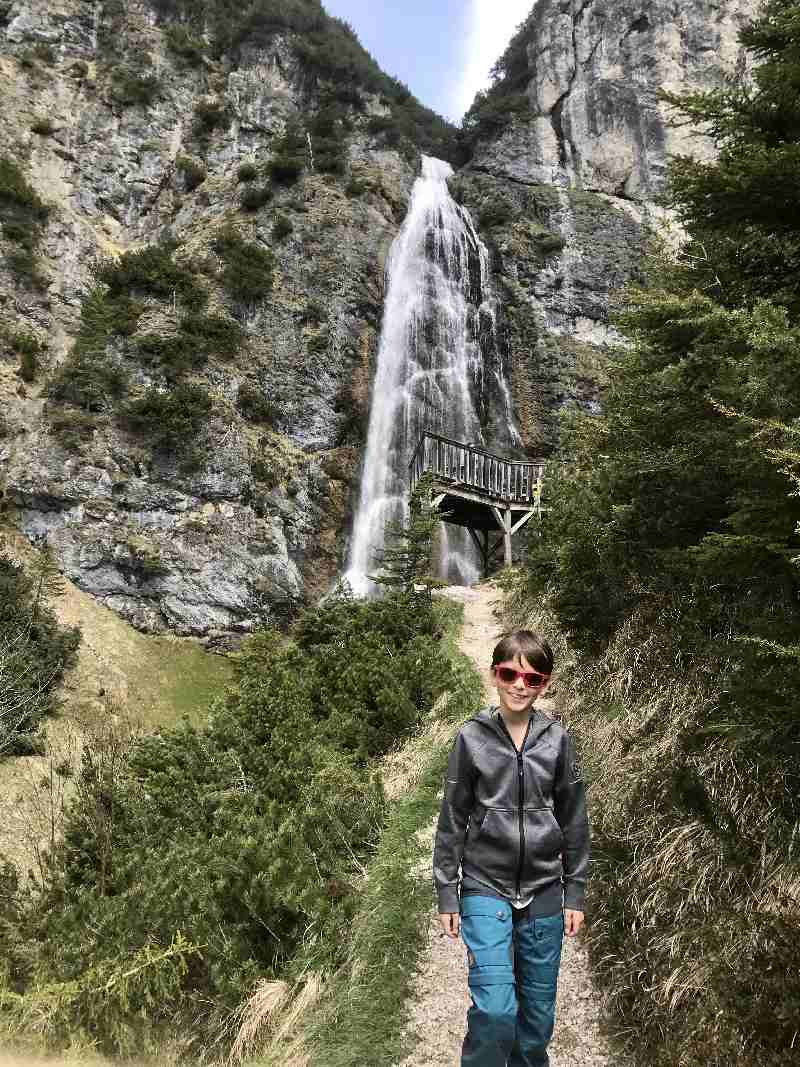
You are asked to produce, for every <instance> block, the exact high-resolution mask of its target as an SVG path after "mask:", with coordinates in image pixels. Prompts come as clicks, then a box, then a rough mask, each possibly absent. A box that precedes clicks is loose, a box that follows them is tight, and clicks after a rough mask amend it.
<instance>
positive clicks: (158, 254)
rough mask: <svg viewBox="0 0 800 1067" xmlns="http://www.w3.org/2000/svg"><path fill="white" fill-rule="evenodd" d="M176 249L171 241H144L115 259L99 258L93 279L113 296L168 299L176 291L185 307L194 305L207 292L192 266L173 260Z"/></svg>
mask: <svg viewBox="0 0 800 1067" xmlns="http://www.w3.org/2000/svg"><path fill="white" fill-rule="evenodd" d="M176 249H177V244H176V243H175V242H174V241H162V242H161V243H160V244H154V245H148V246H147V247H146V248H142V249H140V250H139V251H137V252H125V253H123V254H122V255H121V256H120V257H119V259H117V260H113V259H104V260H100V261H99V262H98V263H97V264H96V265H95V266H94V268H93V273H94V276H95V278H96V280H97V281H99V282H103V283H104V284H105V285H107V286H108V290H109V293H110V295H111V296H112V297H113V298H114V299H117V298H118V297H120V296H125V297H129V296H130V293H131V292H138V293H149V294H150V295H151V296H157V297H162V298H169V299H171V298H172V297H173V295H175V294H177V295H178V296H180V297H181V299H182V300H183V302H184V303H185V304H186V305H187V307H190V308H197V307H199V306H201V305H202V304H204V303H205V301H206V300H207V299H208V294H207V293H206V292H205V290H204V289H203V288H202V286H200V285H199V284H198V282H197V279H196V278H195V275H194V273H193V272H192V270H190V269H189V268H188V267H185V266H182V265H181V264H179V263H176V262H175V259H174V254H175V251H176Z"/></svg>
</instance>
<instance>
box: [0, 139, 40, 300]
mask: <svg viewBox="0 0 800 1067" xmlns="http://www.w3.org/2000/svg"><path fill="white" fill-rule="evenodd" d="M49 214H50V209H49V208H48V207H47V205H46V204H45V203H44V201H43V200H42V199H41V198H40V197H39V195H38V193H37V192H36V190H35V189H34V188H33V187H32V186H31V185H30V184H29V182H28V181H27V179H26V178H25V175H24V174H23V173H22V170H21V169H20V167H19V166H18V164H16V163H15V162H14V161H13V160H11V159H9V158H8V157H7V156H0V222H1V223H2V226H3V237H4V238H5V239H6V240H7V241H10V242H12V244H14V245H15V246H16V247H15V248H12V249H10V250H9V251H7V252H6V253H5V261H6V264H7V265H8V267H9V269H10V270H11V272H12V273H13V274H14V275H16V277H17V278H18V279H19V280H20V281H21V282H24V283H27V284H31V285H37V286H38V285H41V284H42V279H41V276H40V274H39V267H38V260H37V256H36V249H37V247H38V244H39V241H40V240H41V236H42V230H43V229H44V226H45V223H46V222H47V219H48V216H49Z"/></svg>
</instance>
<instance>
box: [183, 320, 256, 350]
mask: <svg viewBox="0 0 800 1067" xmlns="http://www.w3.org/2000/svg"><path fill="white" fill-rule="evenodd" d="M181 332H182V333H183V335H184V336H185V337H187V338H188V339H189V341H190V343H191V344H193V345H194V346H195V348H197V349H198V350H199V351H202V352H204V353H205V355H207V356H217V357H218V358H219V359H231V358H232V357H233V356H235V355H236V353H237V352H238V351H239V349H240V348H241V346H242V343H243V342H244V339H245V332H244V330H243V329H242V327H241V326H240V325H239V323H238V322H236V321H235V319H228V318H225V317H224V316H223V315H201V314H199V313H194V314H190V315H185V316H184V317H183V318H182V319H181Z"/></svg>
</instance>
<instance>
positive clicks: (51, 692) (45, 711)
mask: <svg viewBox="0 0 800 1067" xmlns="http://www.w3.org/2000/svg"><path fill="white" fill-rule="evenodd" d="M60 585H61V583H60V578H59V574H58V570H57V568H56V566H55V564H54V562H53V559H52V557H51V556H50V554H49V553H48V552H47V551H44V552H43V553H41V554H40V555H39V557H38V558H37V560H36V562H35V564H34V565H33V566H32V567H29V568H28V569H27V570H26V569H25V568H23V567H22V566H21V565H20V564H18V563H16V562H15V561H14V560H12V559H11V558H10V557H9V556H8V555H6V554H5V553H0V759H2V758H4V757H7V756H12V755H15V756H19V755H30V754H31V753H32V752H35V751H37V749H38V748H39V747H40V743H41V739H40V738H39V737H38V736H37V730H38V728H39V726H40V724H41V722H42V720H43V719H44V718H45V717H46V716H48V715H52V714H53V712H54V711H56V710H57V708H58V687H59V684H60V682H61V680H62V679H63V677H64V672H65V671H66V670H67V669H68V668H69V667H71V666H72V664H73V663H74V662H75V653H76V651H77V649H78V646H79V645H80V640H81V637H80V632H79V631H78V630H74V629H69V628H67V627H63V626H60V625H59V623H58V622H57V620H56V618H55V615H54V614H53V611H52V609H51V608H50V606H49V603H48V601H49V600H50V599H51V598H52V597H53V596H56V595H57V594H58V593H59V591H60Z"/></svg>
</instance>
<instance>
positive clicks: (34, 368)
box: [17, 352, 39, 382]
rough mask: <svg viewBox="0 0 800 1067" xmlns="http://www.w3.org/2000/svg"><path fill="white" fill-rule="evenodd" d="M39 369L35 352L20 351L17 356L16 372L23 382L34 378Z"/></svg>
mask: <svg viewBox="0 0 800 1067" xmlns="http://www.w3.org/2000/svg"><path fill="white" fill-rule="evenodd" d="M38 371H39V360H38V358H37V356H36V353H35V352H21V353H20V357H19V371H18V372H17V373H18V374H19V376H20V378H22V380H23V382H32V381H34V380H35V378H36V375H37V373H38Z"/></svg>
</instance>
